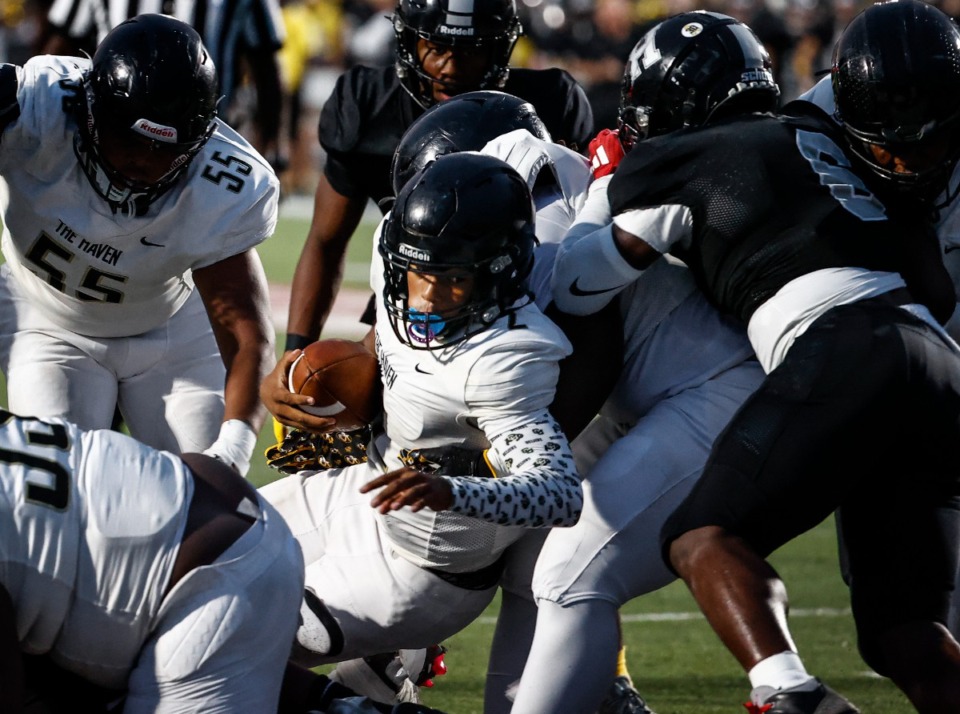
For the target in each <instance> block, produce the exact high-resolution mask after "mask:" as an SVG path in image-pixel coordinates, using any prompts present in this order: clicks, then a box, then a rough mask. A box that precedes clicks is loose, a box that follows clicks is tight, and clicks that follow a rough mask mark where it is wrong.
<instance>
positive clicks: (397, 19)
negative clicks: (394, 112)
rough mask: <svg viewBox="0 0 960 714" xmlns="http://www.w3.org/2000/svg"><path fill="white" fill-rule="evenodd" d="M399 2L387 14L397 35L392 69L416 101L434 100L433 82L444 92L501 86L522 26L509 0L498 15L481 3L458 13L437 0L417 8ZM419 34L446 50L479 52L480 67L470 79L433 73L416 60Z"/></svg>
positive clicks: (427, 102) (429, 102) (425, 104)
mask: <svg viewBox="0 0 960 714" xmlns="http://www.w3.org/2000/svg"><path fill="white" fill-rule="evenodd" d="M404 7H405V3H404V2H401V3H400V4H399V5H398V6H397V10H396V12H395V13H394V15H393V29H394V33H395V34H396V37H397V62H396V72H397V76H398V77H399V78H400V82H401V85H402V86H403V88H404V89H405V90H406V91H407V93H408V94H410V96H411V97H413V99H414V101H416V102H417V104H419V105H420V106H421V107H423V108H427V107H430V106H432V105H433V104H435V103H436V99H435V98H434V96H433V85H434V84H439V85H441V86H442V87H444V89H445V91H446V93H447V94H449V95H457V94H463V93H464V92H470V91H475V90H479V89H502V88H503V87H504V85H505V84H506V82H507V78H508V77H509V75H510V68H509V66H508V65H509V61H510V55H511V54H512V53H513V47H514V45H515V44H516V43H517V39H518V38H519V37H520V34H521V32H522V28H521V25H520V21H519V19H518V18H517V17H516V13H515V9H514V8H513V4H512V0H511V1H510V2H508V3H505V4H504V8H506V10H507V11H506V12H503V14H502V15H501V14H498V15H489V16H488V14H485V13H484V9H483V8H482V7H481V8H476V7H474V12H473V14H462V15H458V14H457V13H453V12H449V11H448V10H447V8H445V7H444V6H443V5H442V2H441V0H432V2H427V3H426V4H425V6H424V7H423V8H421V9H417V10H414V6H413V5H412V4H410V6H409V7H408V9H407V10H406V11H405V10H404ZM504 8H499V9H500V10H503V9H504ZM405 12H406V14H411V13H416V14H417V16H416V17H413V18H411V17H405ZM461 33H462V34H461ZM420 40H425V41H426V42H429V43H432V44H434V45H437V46H438V47H442V48H445V49H447V50H448V51H453V52H456V51H463V52H471V53H477V54H484V55H485V58H484V64H485V66H486V70H485V71H484V72H483V74H482V76H481V77H480V78H479V80H478V81H477V82H476V83H475V84H473V83H471V85H466V84H459V83H453V82H450V81H444V80H443V79H441V78H435V77H433V76H431V75H430V74H429V73H428V72H427V71H426V70H425V69H424V67H423V64H422V62H421V59H420V52H419V41H420Z"/></svg>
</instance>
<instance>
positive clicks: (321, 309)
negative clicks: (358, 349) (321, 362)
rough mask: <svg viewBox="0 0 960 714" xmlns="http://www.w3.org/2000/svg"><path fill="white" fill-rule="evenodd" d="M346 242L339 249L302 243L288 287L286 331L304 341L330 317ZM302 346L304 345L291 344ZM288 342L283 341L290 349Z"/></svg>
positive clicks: (315, 336) (317, 332)
mask: <svg viewBox="0 0 960 714" xmlns="http://www.w3.org/2000/svg"><path fill="white" fill-rule="evenodd" d="M345 253H346V246H344V248H343V249H342V250H339V251H338V250H336V249H328V250H323V249H322V248H320V247H314V246H310V244H309V242H308V244H307V245H305V246H304V251H303V253H301V255H300V260H299V261H298V262H297V268H296V270H295V271H294V274H293V282H292V284H291V289H290V308H289V311H288V315H287V334H288V335H299V336H301V337H303V338H304V341H305V342H306V343H309V342H313V341H314V340H316V339H318V338H319V337H320V333H321V331H322V330H323V326H324V325H325V324H326V322H327V319H328V318H329V317H330V311H331V310H332V309H333V301H334V297H335V296H336V294H337V291H338V290H339V289H340V284H341V282H342V281H343V264H344V255H345ZM293 346H296V347H302V346H305V345H299V344H298V345H293ZM290 348H291V345H290V344H288V345H287V349H290Z"/></svg>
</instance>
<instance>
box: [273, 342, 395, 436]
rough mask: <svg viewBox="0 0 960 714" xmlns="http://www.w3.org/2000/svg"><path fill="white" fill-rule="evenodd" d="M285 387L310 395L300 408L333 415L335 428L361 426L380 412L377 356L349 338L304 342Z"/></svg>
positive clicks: (320, 414)
mask: <svg viewBox="0 0 960 714" xmlns="http://www.w3.org/2000/svg"><path fill="white" fill-rule="evenodd" d="M287 387H288V388H289V389H290V391H291V392H294V393H296V394H306V395H308V396H311V397H313V398H314V400H315V401H314V405H313V406H310V407H307V406H303V407H300V408H301V409H303V410H304V411H306V412H309V413H310V414H315V415H317V416H323V417H333V418H335V419H336V420H337V427H336V428H337V429H356V428H357V427H361V426H364V425H366V424H369V423H370V422H371V421H373V419H374V417H375V416H376V415H377V414H378V413H379V412H380V407H381V394H380V369H379V364H378V363H377V357H376V355H374V354H373V353H372V352H371V351H370V350H368V349H367V348H366V347H365V346H364V345H362V344H361V343H359V342H354V341H353V340H340V339H326V340H318V341H317V342H314V343H312V344H310V345H307V346H306V347H305V348H304V350H303V352H302V353H301V354H300V356H299V357H297V359H296V360H295V361H294V363H293V365H292V366H291V367H290V373H289V377H288V382H287Z"/></svg>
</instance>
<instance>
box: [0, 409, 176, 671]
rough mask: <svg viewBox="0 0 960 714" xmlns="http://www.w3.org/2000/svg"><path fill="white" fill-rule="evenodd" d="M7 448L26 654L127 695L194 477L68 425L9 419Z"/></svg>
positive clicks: (5, 561)
mask: <svg viewBox="0 0 960 714" xmlns="http://www.w3.org/2000/svg"><path fill="white" fill-rule="evenodd" d="M0 446H2V448H0V472H2V476H3V477H2V478H0V584H2V585H3V587H4V588H6V590H7V591H8V592H9V593H10V597H11V598H12V600H13V608H14V612H15V614H16V627H17V634H18V637H19V639H20V646H21V649H22V650H23V651H24V652H26V653H30V654H49V655H50V657H51V659H52V660H53V661H54V662H56V663H57V664H59V665H60V666H62V667H64V668H65V669H68V670H70V671H72V672H75V673H77V674H79V675H80V676H82V677H84V678H85V679H87V680H89V681H91V682H93V683H95V684H98V685H101V686H105V687H111V688H122V687H124V686H125V685H126V681H127V676H128V674H129V672H130V670H131V669H132V668H133V666H134V665H135V663H136V661H137V657H138V656H139V653H140V650H141V647H142V646H143V644H144V642H145V641H146V640H147V638H148V637H149V635H150V633H151V631H152V630H153V628H154V627H155V626H156V617H157V614H158V612H159V611H160V606H161V601H162V599H163V595H164V591H165V590H166V586H167V583H168V582H169V579H170V573H171V571H172V568H173V563H174V560H175V559H176V556H177V552H178V549H179V545H180V538H181V536H182V534H183V528H184V525H185V523H186V514H187V508H188V505H189V502H190V498H191V496H192V493H193V480H192V479H191V478H189V476H188V473H187V471H186V469H185V467H184V465H183V462H182V461H180V459H178V458H177V457H175V456H173V455H172V454H170V453H168V452H162V451H155V450H153V449H150V448H148V447H146V446H143V445H142V444H140V443H139V442H136V441H134V440H133V439H131V438H129V437H127V436H124V435H122V434H119V433H116V432H109V431H93V432H81V431H80V430H78V429H77V428H76V427H75V426H73V425H72V424H68V423H67V422H63V421H61V420H58V419H49V420H44V421H39V420H35V419H30V418H20V417H16V416H13V415H11V414H9V413H7V412H0ZM121 575H122V577H121Z"/></svg>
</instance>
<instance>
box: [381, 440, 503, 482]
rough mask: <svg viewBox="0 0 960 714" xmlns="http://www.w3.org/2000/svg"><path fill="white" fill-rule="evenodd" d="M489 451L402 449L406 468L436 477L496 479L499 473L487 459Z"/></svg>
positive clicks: (454, 447) (456, 448)
mask: <svg viewBox="0 0 960 714" xmlns="http://www.w3.org/2000/svg"><path fill="white" fill-rule="evenodd" d="M487 451H488V449H466V448H464V447H462V446H440V447H437V448H435V449H401V450H400V460H401V461H402V462H403V463H404V465H405V466H412V467H413V468H415V469H417V470H419V471H424V472H425V473H429V474H435V475H436V476H479V477H483V478H490V477H496V475H497V472H496V471H495V470H494V468H493V466H492V465H491V464H490V461H489V459H488V458H487Z"/></svg>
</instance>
